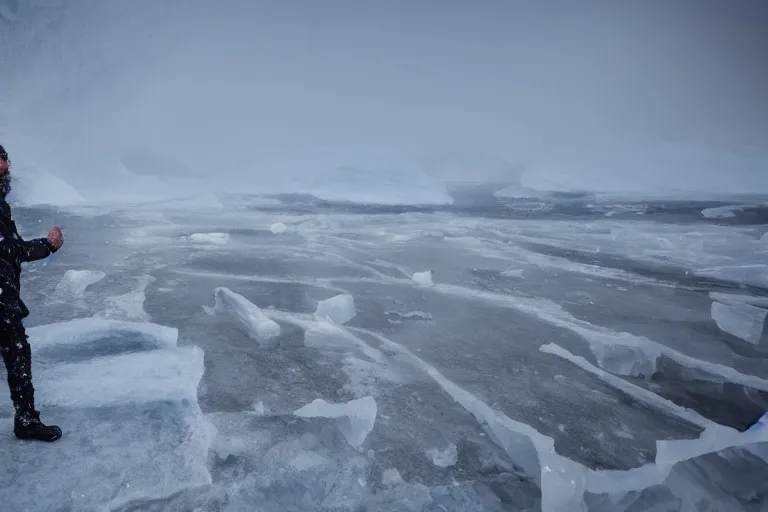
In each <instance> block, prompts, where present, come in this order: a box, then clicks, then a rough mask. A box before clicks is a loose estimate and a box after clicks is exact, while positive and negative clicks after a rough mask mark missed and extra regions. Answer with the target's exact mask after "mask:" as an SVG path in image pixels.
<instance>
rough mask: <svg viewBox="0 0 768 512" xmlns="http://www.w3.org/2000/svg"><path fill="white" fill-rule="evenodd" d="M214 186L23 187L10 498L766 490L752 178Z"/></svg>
mask: <svg viewBox="0 0 768 512" xmlns="http://www.w3.org/2000/svg"><path fill="white" fill-rule="evenodd" d="M218 203H220V204H218ZM218 203H217V202H216V201H211V200H210V198H208V199H206V200H197V199H194V198H193V199H190V200H188V201H177V202H175V203H172V204H154V205H149V206H147V205H143V206H141V207H136V208H123V209H120V210H107V209H88V208H79V209H75V210H72V209H70V210H63V209H62V210H59V209H44V208H37V209H21V208H16V209H15V211H14V214H15V217H16V219H17V222H18V223H19V225H20V229H21V231H22V233H23V234H24V236H26V237H32V236H38V235H39V232H45V229H47V228H48V227H49V225H52V224H54V223H56V224H58V225H60V226H61V227H62V228H63V229H64V231H65V235H66V242H65V248H64V250H63V251H62V252H61V253H60V254H57V255H56V256H55V257H54V258H53V259H52V260H50V261H48V262H45V263H36V264H31V265H28V266H27V267H26V270H25V275H24V279H25V282H24V288H23V294H24V298H25V300H26V301H27V303H28V304H29V305H30V309H31V310H32V314H31V316H30V318H29V319H28V322H27V326H28V330H29V334H30V339H31V343H32V347H33V354H34V362H33V372H34V375H35V385H36V388H37V390H38V402H39V405H40V408H41V409H42V411H43V417H44V419H45V420H47V421H50V422H55V423H58V424H59V425H60V426H61V427H62V429H63V430H64V437H63V439H62V440H61V441H59V442H58V443H56V444H54V445H45V446H42V445H39V444H29V443H20V442H16V441H15V440H14V439H13V434H12V417H11V411H12V409H11V407H10V401H9V399H8V397H7V393H5V392H4V393H2V401H3V404H2V408H0V415H1V416H0V461H2V462H0V498H1V499H2V501H3V502H4V503H6V507H7V508H8V510H28V511H86V510H87V511H91V510H93V511H101V510H112V511H121V512H127V511H179V512H181V511H231V512H234V511H244V512H245V511H248V512H254V511H286V510H291V511H293V510H295V511H306V510H323V511H362V510H367V511H422V510H423V511H446V510H447V511H467V510H478V511H479V510H483V511H486V510H487V511H538V510H544V511H546V512H550V511H557V512H560V511H563V512H569V511H578V510H588V511H599V512H613V511H622V512H635V511H641V510H643V511H645V510H665V511H693V510H696V511H698V512H707V511H710V512H715V511H727V512H738V511H760V510H765V507H766V506H767V505H766V503H768V429H762V430H759V429H757V430H752V431H750V432H744V431H745V430H747V429H748V428H749V427H750V426H751V425H753V424H754V423H755V422H756V421H757V420H758V418H759V417H760V416H761V415H762V414H763V413H764V412H765V411H766V410H768V335H767V334H766V327H765V317H766V308H768V235H766V232H768V226H766V219H767V218H768V214H767V213H766V209H765V208H764V207H761V206H755V205H759V204H762V203H757V202H753V203H750V204H749V205H743V206H739V207H732V206H733V205H731V204H730V203H729V204H719V203H713V204H702V203H662V202H657V203H653V204H650V203H644V204H640V203H631V204H629V203H618V202H607V201H598V202H595V201H594V200H593V198H589V197H586V196H580V195H578V194H574V195H562V196H559V197H554V198H548V199H546V200H526V201H523V200H517V201H510V200H503V199H495V200H489V199H487V198H485V196H484V195H483V191H482V190H477V191H474V192H472V193H466V194H465V196H464V197H463V199H462V200H458V201H456V202H455V203H454V204H453V205H451V206H446V207H423V208H415V207H405V206H402V207H399V206H398V207H366V206H354V205H344V204H332V203H327V202H321V201H318V200H314V199H311V198H307V197H302V196H285V197H278V198H259V197H253V196H224V197H219V198H218ZM705 211H706V213H702V212H705Z"/></svg>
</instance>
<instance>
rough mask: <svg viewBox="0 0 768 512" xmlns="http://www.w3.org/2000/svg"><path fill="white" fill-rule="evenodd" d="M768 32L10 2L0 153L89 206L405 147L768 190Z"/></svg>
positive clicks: (626, 21)
mask: <svg viewBox="0 0 768 512" xmlns="http://www.w3.org/2000/svg"><path fill="white" fill-rule="evenodd" d="M766 24H768V5H766V4H765V3H764V2H760V1H754V2H747V1H742V2H735V3H730V2H710V1H706V2H705V1H690V2H664V1H651V2H607V1H597V2H565V1H562V2H535V3H533V2H502V1H498V2H497V1H486V2H480V3H471V2H454V1H450V2H436V1H429V2H405V1H388V2H353V1H336V0H334V1H327V2H308V1H302V2H298V1H291V2H280V3H278V2H251V1H245V0H229V1H222V2H212V1H202V0H184V1H182V0H164V1H162V2H150V1H126V2H101V1H97V0H92V1H77V2H64V1H63V0H44V1H43V0H38V1H35V2H32V1H30V2H21V1H15V0H10V1H9V0H4V1H3V2H0V30H2V36H1V39H0V42H1V43H2V51H1V52H0V59H2V60H1V61H0V63H1V64H2V68H1V70H0V73H2V75H1V76H2V80H1V81H0V108H1V110H0V112H2V114H1V115H0V141H2V142H0V144H3V145H5V146H6V147H7V149H8V150H9V151H10V152H11V155H12V157H14V158H15V162H16V163H17V164H19V165H20V163H21V162H23V163H25V164H29V165H34V166H35V167H36V168H38V169H44V170H45V171H46V172H50V173H53V174H54V175H56V176H57V177H59V178H61V179H63V180H65V181H66V182H67V183H70V184H72V186H73V187H74V188H76V189H78V190H85V189H90V190H95V189H96V188H98V187H97V185H96V184H95V182H94V181H93V179H94V178H96V177H115V178H117V177H118V176H119V177H122V178H125V177H126V176H129V175H127V174H125V173H126V168H128V169H130V170H131V171H132V172H138V173H139V174H147V173H150V174H151V173H154V172H161V171H160V169H159V167H162V168H163V169H162V173H163V174H167V173H169V172H170V173H173V172H175V173H177V174H188V173H195V172H197V173H202V174H204V175H206V176H208V177H210V176H212V175H215V176H216V177H217V180H216V181H217V182H218V183H219V184H221V183H224V182H226V183H229V187H230V188H231V187H238V188H239V187H242V186H245V185H246V184H247V187H248V190H249V191H257V190H259V189H263V190H264V191H266V192H269V191H272V190H282V189H286V188H290V187H289V185H287V184H286V183H287V181H286V180H288V177H289V176H290V177H292V179H293V178H295V177H296V176H303V175H305V174H307V173H314V172H323V169H318V167H322V166H323V165H326V166H331V167H333V166H334V165H335V166H338V165H343V164H345V163H348V164H354V163H355V162H356V161H357V160H360V158H361V157H359V156H354V155H360V154H363V155H365V158H367V159H368V160H367V161H371V160H376V159H377V158H378V157H377V156H371V155H379V154H381V153H380V152H386V153H387V154H397V155H405V154H408V155H418V157H419V158H422V157H423V158H433V157H438V156H439V157H440V159H438V161H439V162H441V163H440V164H439V165H434V166H432V167H431V168H429V169H428V171H429V172H430V173H432V174H433V175H437V176H439V177H440V178H441V179H448V180H477V179H481V180H482V179H486V180H496V181H504V180H507V179H508V180H515V179H517V172H518V170H519V169H520V167H519V166H524V168H525V169H526V172H525V177H526V180H527V181H528V182H529V183H532V184H538V185H539V186H544V187H545V186H546V184H547V183H551V184H552V185H553V187H559V188H569V187H571V188H574V187H575V188H587V189H589V188H594V189H608V190H620V189H622V188H626V189H627V190H632V189H646V190H648V189H653V188H655V187H663V186H664V184H665V182H666V180H669V183H670V184H671V185H670V186H671V187H672V188H677V189H685V188H686V185H687V184H690V188H692V189H695V188H697V187H698V188H706V187H707V186H709V187H710V188H713V189H717V190H722V189H723V187H727V188H728V191H735V192H738V191H755V190H756V189H760V188H763V189H764V190H766V191H768V176H767V175H768V172H766V169H765V165H764V162H765V158H764V155H765V153H766V151H765V148H766V146H768V93H766V91H768V58H766V55H765V53H766V48H768V35H767V34H766V31H765V29H764V27H765V26H767V25H766ZM370 148H377V149H376V151H377V152H372V150H371V149H370ZM149 154H151V155H152V156H151V157H148V156H147V155H149ZM467 154H470V155H473V156H472V157H471V158H470V159H469V160H467V159H466V155H467ZM132 155H133V156H132ZM137 155H138V156H137ZM330 155H333V156H330ZM340 155H343V156H340ZM451 155H463V156H462V157H460V156H456V157H455V158H456V159H457V160H455V161H453V162H451V158H454V157H453V156H451ZM480 155H493V156H494V157H498V158H501V159H503V160H505V161H506V162H508V163H509V166H508V167H505V166H498V165H491V164H490V163H489V162H488V157H487V156H482V158H481V157H480ZM121 158H122V159H123V160H122V163H121ZM398 158H400V157H399V156H398ZM403 158H404V157H403ZM408 158H410V156H409V157H408ZM168 159H174V160H175V161H176V162H177V164H178V165H177V164H176V163H174V164H170V163H168V164H159V163H158V162H166V161H167V160H168ZM473 159H477V160H473ZM346 160H349V162H346ZM398 161H399V160H398ZM430 161H431V160H430ZM126 162H127V163H126ZM276 162H280V164H277V163H276ZM330 162H333V163H332V164H331V163H330ZM446 162H448V163H446ZM467 162H469V163H467ZM478 162H479V163H478ZM17 167H18V165H17ZM374 167H375V166H374ZM384 167H385V168H391V167H392V166H391V165H389V167H387V166H384ZM18 172H21V171H20V169H19V171H18ZM374 172H385V173H386V172H387V171H386V170H375V171H374ZM729 173H730V174H729ZM405 174H407V172H406V173H405ZM640 174H644V176H643V178H642V179H641V178H638V175H640ZM725 176H730V177H727V178H724V177H725ZM734 177H735V178H734ZM114 183H115V182H114V181H113V182H112V185H113V186H114ZM147 183H150V182H147ZM707 184H708V185H707ZM103 185H104V183H102V184H100V185H99V186H103ZM741 189H743V190H741Z"/></svg>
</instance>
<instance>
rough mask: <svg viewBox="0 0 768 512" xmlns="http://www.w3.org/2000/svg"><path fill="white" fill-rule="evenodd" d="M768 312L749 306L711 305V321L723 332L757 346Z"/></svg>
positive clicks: (715, 303)
mask: <svg viewBox="0 0 768 512" xmlns="http://www.w3.org/2000/svg"><path fill="white" fill-rule="evenodd" d="M766 315H768V310H765V309H760V308H757V307H755V306H750V305H749V304H721V303H720V302H713V303H712V319H713V320H714V321H715V322H716V323H717V326H718V327H719V328H720V329H721V330H722V331H724V332H727V333H729V334H732V335H733V336H736V337H737V338H741V339H742V340H744V341H746V342H747V343H751V344H753V345H757V344H759V343H760V339H761V338H762V336H763V326H764V325H765V317H766Z"/></svg>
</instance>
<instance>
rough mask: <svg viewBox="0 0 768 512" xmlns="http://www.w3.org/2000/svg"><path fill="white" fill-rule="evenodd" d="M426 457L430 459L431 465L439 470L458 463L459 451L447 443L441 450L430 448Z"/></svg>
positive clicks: (453, 445)
mask: <svg viewBox="0 0 768 512" xmlns="http://www.w3.org/2000/svg"><path fill="white" fill-rule="evenodd" d="M427 455H429V457H430V458H431V459H432V463H433V464H434V465H435V466H437V467H439V468H448V467H451V466H453V465H455V464H456V463H457V462H458V461H459V451H458V448H456V445H455V444H453V443H449V444H448V446H447V447H446V448H445V449H443V450H439V449H437V448H430V449H429V450H427Z"/></svg>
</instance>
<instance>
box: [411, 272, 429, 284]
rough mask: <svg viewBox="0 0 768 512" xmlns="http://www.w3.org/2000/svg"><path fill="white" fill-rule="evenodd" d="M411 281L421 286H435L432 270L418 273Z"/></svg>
mask: <svg viewBox="0 0 768 512" xmlns="http://www.w3.org/2000/svg"><path fill="white" fill-rule="evenodd" d="M411 279H412V280H413V282H414V283H416V284H417V285H419V286H432V285H434V284H435V283H434V281H432V271H431V270H427V271H425V272H416V273H415V274H413V276H411Z"/></svg>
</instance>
